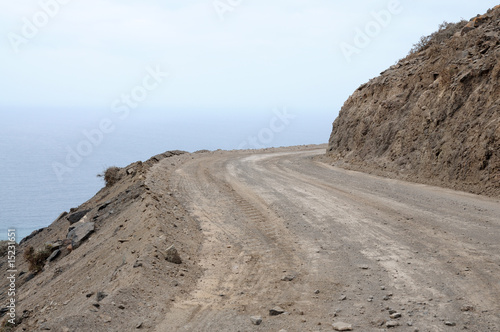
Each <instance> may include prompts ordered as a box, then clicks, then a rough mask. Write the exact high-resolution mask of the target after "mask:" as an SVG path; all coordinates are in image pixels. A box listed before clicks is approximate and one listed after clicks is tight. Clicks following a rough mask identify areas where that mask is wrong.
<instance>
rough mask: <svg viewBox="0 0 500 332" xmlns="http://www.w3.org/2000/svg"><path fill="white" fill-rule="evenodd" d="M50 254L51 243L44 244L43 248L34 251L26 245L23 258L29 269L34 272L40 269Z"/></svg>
mask: <svg viewBox="0 0 500 332" xmlns="http://www.w3.org/2000/svg"><path fill="white" fill-rule="evenodd" d="M50 254H52V246H51V245H46V246H45V248H43V249H41V250H36V251H35V249H34V248H33V247H28V248H27V249H26V251H25V252H24V259H25V260H26V261H27V262H28V264H29V270H30V271H31V272H33V273H35V274H36V273H38V272H40V271H42V269H43V267H44V266H45V261H46V260H47V258H49V256H50Z"/></svg>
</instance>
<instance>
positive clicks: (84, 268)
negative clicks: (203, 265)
mask: <svg viewBox="0 0 500 332" xmlns="http://www.w3.org/2000/svg"><path fill="white" fill-rule="evenodd" d="M180 154H182V152H180V151H173V152H167V153H164V154H160V155H157V156H155V157H153V158H151V159H150V160H148V161H147V162H144V163H141V162H137V163H134V164H131V165H129V166H128V167H125V168H122V169H119V170H118V171H117V172H116V173H115V174H108V175H110V176H108V177H107V180H108V181H109V180H111V182H116V183H114V184H113V185H108V186H106V187H105V188H103V189H102V190H101V191H100V192H99V193H97V194H96V196H94V197H93V198H92V199H90V200H89V201H87V202H86V203H84V204H82V205H81V206H80V207H78V208H75V209H71V211H70V212H69V213H64V214H62V215H61V216H60V217H59V218H58V219H57V220H56V221H54V222H53V223H52V224H51V225H50V226H49V227H47V228H43V229H41V230H38V231H36V232H34V233H33V234H32V235H31V236H29V237H28V238H26V239H24V240H23V241H22V242H21V244H20V245H19V246H18V250H17V259H16V263H17V270H18V275H17V277H18V278H17V308H16V309H17V310H16V311H17V312H16V314H17V317H16V323H17V325H16V326H15V327H5V326H4V327H3V330H2V328H1V327H0V330H1V331H40V330H51V331H131V330H133V329H135V328H137V329H140V328H141V329H148V328H151V327H152V326H156V325H157V324H158V322H160V321H162V320H163V315H164V313H165V312H166V311H167V310H168V309H169V307H170V306H172V304H173V303H174V302H173V301H174V299H175V298H176V297H177V296H179V295H180V294H183V293H187V292H189V290H190V289H191V288H192V287H193V285H194V282H195V280H197V279H198V278H199V276H200V275H201V270H200V268H199V267H198V265H197V264H196V261H195V257H196V252H197V250H198V247H199V245H200V243H201V234H200V232H199V231H198V226H197V224H196V222H194V221H193V219H191V218H189V217H188V216H187V215H186V214H185V212H184V210H183V209H182V207H181V206H180V205H179V204H178V202H177V201H176V200H175V199H174V198H173V197H172V196H171V193H169V192H168V191H166V189H165V188H163V187H158V186H157V185H156V184H155V183H154V182H151V181H150V180H149V179H148V178H147V173H148V172H149V170H150V168H151V167H152V166H154V165H155V164H157V163H158V162H159V161H161V160H163V159H166V158H167V159H168V160H169V161H170V162H169V163H168V164H169V165H170V164H171V165H175V163H176V162H177V159H178V158H179V156H180ZM172 167H173V166H172ZM165 172H167V173H168V170H165ZM71 229H73V232H70V230H71ZM47 245H48V247H47ZM171 245H174V246H175V248H176V249H177V250H178V251H179V252H182V257H181V259H182V263H181V264H176V263H179V262H178V261H177V262H176V263H172V262H169V261H167V258H169V257H170V254H171V253H170V252H169V250H168V249H169V247H170V246H171ZM29 247H33V248H34V250H35V252H38V251H41V250H44V249H46V248H47V250H48V251H49V252H50V253H53V254H54V255H56V256H55V257H53V259H52V257H51V258H49V260H45V258H46V257H43V258H41V261H40V263H41V267H42V268H43V270H42V271H40V272H38V273H34V272H32V271H30V269H29V264H28V263H27V261H26V260H25V259H24V257H23V256H24V253H25V252H26V251H27V249H28V248H29ZM1 256H2V257H1V261H0V269H1V273H0V289H1V290H2V291H1V292H0V303H1V304H2V306H0V309H2V308H3V305H4V304H6V303H7V300H8V294H7V292H6V291H4V290H6V289H7V288H8V287H7V281H8V280H7V279H6V271H7V268H6V264H7V262H6V259H4V258H5V256H3V255H1ZM171 260H172V259H171ZM172 261H175V259H173V260H172ZM1 316H3V317H2V318H1V319H2V321H3V320H5V318H7V316H6V315H5V312H4V311H2V313H1Z"/></svg>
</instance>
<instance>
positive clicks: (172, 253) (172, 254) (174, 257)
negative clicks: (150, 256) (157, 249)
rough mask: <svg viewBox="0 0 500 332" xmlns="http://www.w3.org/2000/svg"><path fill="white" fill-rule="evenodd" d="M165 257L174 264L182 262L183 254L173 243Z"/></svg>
mask: <svg viewBox="0 0 500 332" xmlns="http://www.w3.org/2000/svg"><path fill="white" fill-rule="evenodd" d="M165 259H166V260H167V261H168V262H170V263H173V264H182V259H181V256H180V255H179V253H178V252H177V249H175V247H174V246H173V245H172V246H170V247H169V248H168V249H167V251H166V253H165Z"/></svg>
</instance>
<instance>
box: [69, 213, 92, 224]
mask: <svg viewBox="0 0 500 332" xmlns="http://www.w3.org/2000/svg"><path fill="white" fill-rule="evenodd" d="M89 212H90V210H84V211H79V212H75V213H72V214H70V215H69V216H68V221H69V223H70V224H71V225H73V224H74V223H77V222H79V221H80V220H81V219H82V218H83V217H85V215H86V214H87V213H89Z"/></svg>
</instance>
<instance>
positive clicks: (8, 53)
mask: <svg viewBox="0 0 500 332" xmlns="http://www.w3.org/2000/svg"><path fill="white" fill-rule="evenodd" d="M0 4H1V10H0V34H1V35H2V38H0V72H1V75H0V91H1V92H0V112H1V113H2V116H4V117H5V116H8V117H13V118H14V119H15V118H16V117H19V118H20V119H22V118H23V117H26V116H27V114H30V113H36V114H38V115H40V114H43V115H44V116H45V117H46V118H47V119H53V118H70V119H71V118H75V119H76V118H81V119H97V120H98V119H100V118H102V117H103V115H105V114H113V115H114V116H123V117H124V116H125V113H127V114H128V113H131V112H138V113H139V112H140V114H141V116H144V117H148V118H150V119H160V118H161V119H166V118H176V119H183V118H186V119H195V118H203V117H220V118H224V117H226V116H231V117H233V118H234V117H236V118H237V117H238V116H240V115H241V116H242V117H243V118H244V117H245V116H246V117H248V116H254V117H259V116H260V117H263V118H265V119H268V118H270V117H271V116H272V112H273V111H272V110H274V109H275V108H276V107H286V108H288V109H290V110H293V112H295V114H297V115H302V116H307V117H310V118H314V119H317V122H314V121H305V122H304V125H306V124H305V123H306V122H307V125H308V126H315V125H316V124H319V123H322V124H324V123H325V122H326V123H327V124H325V125H324V126H322V130H323V131H325V139H324V141H325V142H326V141H327V139H328V133H327V132H326V130H328V129H329V128H330V127H331V122H333V120H334V119H335V117H336V116H337V114H338V111H339V110H340V108H341V106H342V104H343V103H344V101H345V100H346V99H347V98H348V97H349V95H350V94H351V93H352V92H353V91H354V90H355V89H356V88H357V87H358V86H359V85H361V84H362V83H364V82H366V81H367V80H368V79H370V78H372V77H375V76H377V75H378V74H379V73H380V72H381V71H383V70H384V69H386V68H387V67H389V66H391V65H393V64H394V63H395V62H397V61H398V60H399V59H401V58H403V57H404V56H406V55H407V53H408V51H409V49H410V48H411V46H412V44H414V43H415V42H417V41H418V40H419V38H420V37H421V36H423V35H428V34H430V33H432V32H433V31H435V30H436V29H437V27H438V25H439V23H441V22H443V21H445V20H446V21H451V22H454V21H458V20H460V19H461V18H464V19H467V20H468V19H470V18H471V17H473V16H475V15H477V14H482V13H484V12H486V10H487V9H488V8H491V7H493V6H495V5H496V4H497V2H496V1H489V0H481V1H462V2H459V3H457V1H449V0H444V1H435V0H433V1H428V0H419V1H408V0H401V1H397V0H384V1H378V0H377V1H374V0H353V1H348V2H347V1H332V0H307V1H306V0H274V1H269V0H252V1H250V0H183V1H165V0H163V1H153V0H145V1H130V0H120V1H118V0H99V1H96V0H86V1H77V0H38V1H33V0H16V1H7V0H0ZM325 128H326V129H325ZM309 129H310V130H313V129H312V128H309ZM304 143H308V142H304Z"/></svg>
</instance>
